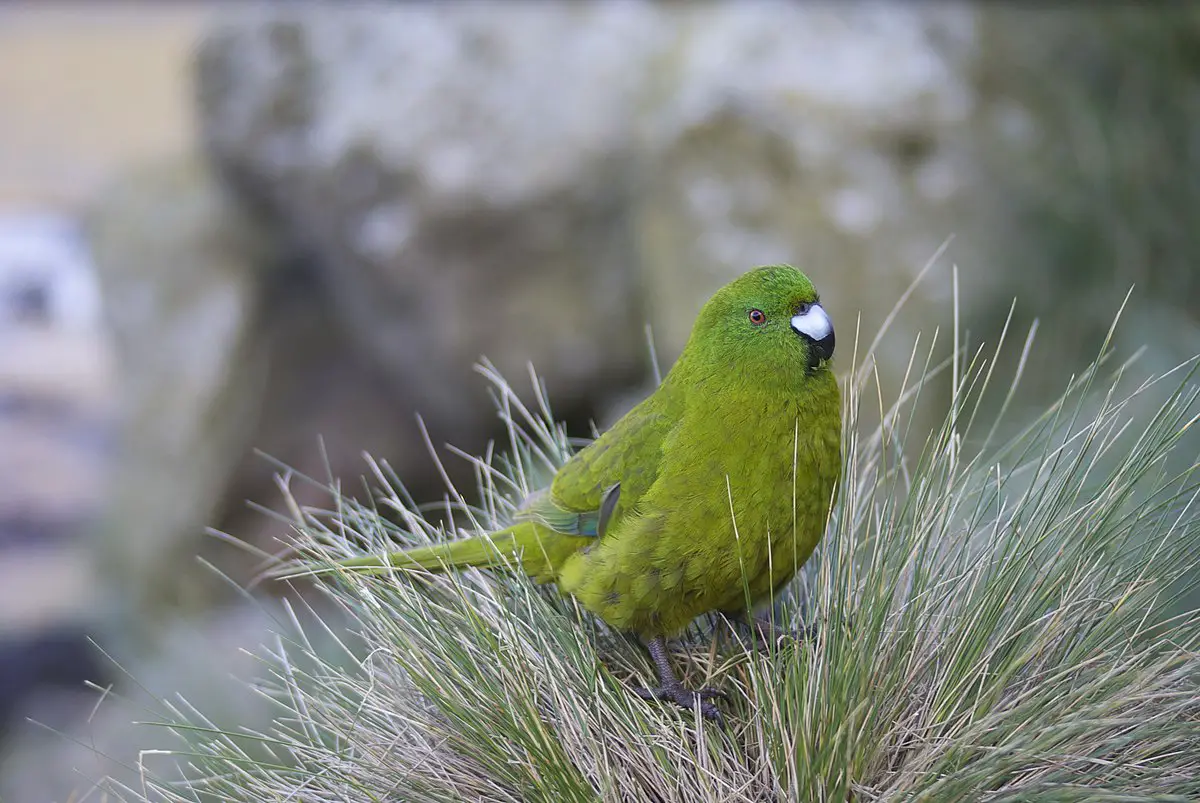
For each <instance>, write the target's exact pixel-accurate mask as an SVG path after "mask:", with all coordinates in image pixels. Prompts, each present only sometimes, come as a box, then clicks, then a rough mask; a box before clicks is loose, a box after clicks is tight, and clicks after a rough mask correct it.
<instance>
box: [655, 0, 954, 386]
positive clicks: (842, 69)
mask: <svg viewBox="0 0 1200 803" xmlns="http://www.w3.org/2000/svg"><path fill="white" fill-rule="evenodd" d="M668 8H669V9H670V13H671V17H672V30H673V31H674V32H675V36H674V37H673V38H672V39H671V40H670V41H669V43H668V46H667V47H666V49H665V50H664V51H663V52H662V54H661V55H660V66H659V68H658V69H657V70H655V71H654V72H653V73H652V74H649V75H647V76H646V82H647V84H648V85H649V86H650V87H651V90H650V91H651V93H652V94H651V98H652V100H651V101H649V102H648V103H646V104H645V108H646V109H647V110H648V111H647V113H646V114H645V117H644V119H645V125H644V126H643V139H642V142H641V144H642V148H643V150H642V153H641V154H640V158H641V160H642V164H643V167H642V170H640V171H639V174H640V175H641V177H642V181H641V186H642V188H643V192H642V193H640V194H639V197H638V203H637V223H638V235H639V237H638V243H639V257H640V260H639V261H640V264H641V265H642V267H643V270H644V272H645V285H646V287H647V298H648V299H650V300H651V303H652V313H653V314H652V317H651V320H652V322H653V325H654V330H655V335H656V338H657V340H658V342H659V344H660V352H661V354H662V356H663V357H664V359H673V358H674V357H675V356H676V355H677V354H678V352H679V351H680V350H681V349H682V347H683V344H684V342H685V340H686V338H687V334H688V331H689V329H690V327H691V323H692V320H693V318H694V316H695V313H696V311H697V310H698V309H699V307H700V305H701V304H702V303H703V302H704V300H705V299H706V298H707V297H708V295H710V294H711V293H712V292H713V290H715V289H716V288H717V287H719V286H720V285H722V284H724V283H725V282H727V281H729V280H730V279H732V278H733V277H735V276H737V275H739V274H740V273H742V272H743V271H745V270H746V268H747V267H749V266H751V265H757V264H769V263H775V262H788V263H792V264H795V265H797V266H799V267H801V268H802V269H803V270H805V271H807V272H808V273H809V274H810V275H811V277H812V278H813V280H814V282H815V283H816V284H817V286H818V287H819V288H820V289H821V291H822V295H823V300H824V301H825V304H826V306H827V308H829V309H830V311H831V314H832V315H833V317H834V320H835V321H837V322H838V328H839V338H838V343H839V347H840V348H841V353H840V357H841V360H840V367H841V368H842V369H843V370H846V369H847V368H849V365H850V356H851V353H852V349H853V346H854V327H855V319H856V317H857V316H858V315H859V314H860V312H861V314H862V315H863V333H862V334H863V337H865V338H867V339H868V342H869V338H870V337H871V336H873V335H874V333H875V331H876V329H877V328H878V326H879V325H880V323H881V322H882V321H883V319H884V317H885V316H886V315H887V313H888V312H889V311H890V310H891V308H892V305H893V304H894V303H895V301H896V299H897V298H899V296H900V295H901V293H902V292H903V291H904V289H905V287H906V286H907V285H908V284H909V283H910V282H911V281H912V279H913V278H914V277H915V276H916V274H917V273H918V272H919V271H920V269H921V268H922V267H923V266H924V265H925V264H926V263H927V262H928V261H929V260H930V259H931V257H933V255H934V254H935V253H936V252H937V250H938V247H939V245H941V243H942V242H944V241H945V240H946V238H947V237H948V236H949V235H951V234H952V233H953V232H954V231H955V229H956V226H958V225H960V224H961V221H960V219H959V218H958V216H957V213H956V208H957V205H958V204H959V203H960V201H961V198H962V196H963V195H964V193H966V192H967V191H968V187H967V184H966V181H965V178H966V177H965V175H964V169H963V164H962V161H961V159H960V154H959V151H958V150H957V149H956V147H955V143H954V140H953V137H952V133H953V131H954V130H955V127H956V126H959V125H961V124H962V123H963V122H964V121H965V120H966V119H967V118H968V116H969V115H970V113H971V111H972V104H973V102H974V97H973V93H974V90H973V88H972V87H971V86H969V85H968V84H967V75H966V74H965V71H964V67H966V66H967V65H968V63H969V60H970V49H971V46H972V43H973V40H974V28H975V17H976V15H977V11H976V10H974V9H973V8H972V7H970V6H963V5H947V4H936V5H934V6H932V7H929V6H924V5H919V4H913V5H901V4H896V5H877V4H876V5H863V4H851V5H842V6H837V5H831V4H819V3H812V4H810V3H788V4H776V3H704V4H695V5H685V4H680V5H675V6H669V7H668ZM946 264H948V263H946ZM945 276H946V273H945V272H942V273H940V274H938V277H937V279H935V280H933V281H930V282H927V283H926V284H925V285H923V286H922V287H921V288H920V290H919V292H918V293H917V295H916V296H915V297H914V299H913V301H912V302H911V303H912V306H913V309H912V310H911V311H910V312H909V313H908V314H907V315H906V316H904V317H903V318H901V322H902V323H908V324H910V326H909V328H908V330H907V331H904V329H903V327H900V329H901V331H900V332H899V333H898V334H900V335H902V336H893V337H891V338H888V339H887V340H886V341H884V344H883V350H882V351H881V356H882V357H883V360H882V362H883V364H884V366H885V367H890V366H894V365H897V364H899V365H900V366H903V365H904V363H905V362H906V360H907V358H908V356H909V352H910V349H911V348H912V339H913V336H914V334H915V332H914V331H913V329H914V328H915V326H916V325H917V323H916V322H919V325H920V326H921V328H924V329H925V331H926V334H927V335H928V334H930V333H931V330H932V328H933V324H935V323H936V322H937V321H938V320H939V319H941V318H944V317H945V313H946V311H947V310H946V309H945V306H946V305H945V304H944V303H942V302H943V301H944V298H945V296H946V286H947V283H946V282H945V281H944V278H943V277H945ZM866 345H867V344H866V343H864V344H862V346H861V347H860V351H862V350H865V346H866Z"/></svg>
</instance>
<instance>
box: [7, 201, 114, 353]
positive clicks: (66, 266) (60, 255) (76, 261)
mask: <svg viewBox="0 0 1200 803" xmlns="http://www.w3.org/2000/svg"><path fill="white" fill-rule="evenodd" d="M100 325H101V322H100V292H99V287H98V285H97V283H96V278H95V274H94V272H93V269H92V262H91V257H90V255H89V253H88V249H87V245H86V243H85V242H84V239H83V236H82V232H81V231H80V229H79V225H78V223H77V222H76V221H75V220H74V219H72V218H70V217H68V216H66V215H62V214H57V213H53V212H24V213H0V332H2V331H3V330H5V329H9V328H11V327H14V326H17V327H28V326H33V327H38V328H53V329H61V330H68V331H73V332H77V333H82V332H90V331H95V330H97V329H98V328H99V327H100Z"/></svg>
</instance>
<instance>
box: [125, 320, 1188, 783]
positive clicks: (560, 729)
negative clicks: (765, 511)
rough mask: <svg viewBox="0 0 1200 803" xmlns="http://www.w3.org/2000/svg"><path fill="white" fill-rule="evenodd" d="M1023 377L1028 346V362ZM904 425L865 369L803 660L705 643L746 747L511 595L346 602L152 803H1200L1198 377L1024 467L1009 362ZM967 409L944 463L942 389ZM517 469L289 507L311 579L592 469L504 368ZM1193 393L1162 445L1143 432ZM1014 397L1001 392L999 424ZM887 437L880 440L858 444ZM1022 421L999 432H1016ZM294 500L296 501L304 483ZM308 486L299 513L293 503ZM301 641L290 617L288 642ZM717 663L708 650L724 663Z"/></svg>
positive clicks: (199, 721) (352, 591)
mask: <svg viewBox="0 0 1200 803" xmlns="http://www.w3.org/2000/svg"><path fill="white" fill-rule="evenodd" d="M1026 348H1028V343H1027V344H1026ZM933 353H934V350H933V349H932V348H930V349H929V350H928V351H927V352H926V351H922V352H920V353H918V352H917V351H915V350H914V359H913V367H912V369H911V371H910V375H911V377H917V379H913V380H910V381H909V382H907V383H906V389H905V390H903V391H902V393H901V394H900V396H899V398H898V400H897V401H896V403H895V404H890V405H889V404H885V403H884V402H883V399H882V392H881V391H880V390H879V389H878V386H877V384H876V383H875V382H874V372H873V370H872V364H871V362H870V359H869V355H868V356H867V358H866V359H865V360H864V363H863V366H862V367H855V368H853V369H852V370H851V371H850V375H849V376H848V377H847V380H846V383H845V387H846V390H847V392H846V438H845V446H844V449H845V456H846V469H847V470H846V472H845V475H844V480H843V486H842V488H841V491H840V496H839V500H838V504H837V506H836V508H835V510H834V512H833V514H832V517H831V522H830V529H829V533H828V535H827V537H826V539H825V542H824V544H823V545H822V547H821V549H820V550H819V551H818V553H817V554H816V555H815V556H814V557H813V559H812V560H811V561H810V563H809V565H808V566H807V567H806V568H805V570H804V572H803V574H802V576H801V577H800V578H798V580H797V581H796V582H795V583H794V584H793V586H792V587H791V588H790V589H789V590H788V591H787V592H786V593H785V594H784V595H783V596H782V598H781V599H780V600H779V602H778V604H777V605H776V606H775V609H774V614H775V616H776V617H777V618H778V620H780V623H781V624H783V625H784V626H798V625H799V623H800V621H801V620H803V621H804V622H806V623H807V624H808V625H809V626H810V627H811V628H812V630H813V631H814V635H813V638H812V639H811V640H809V641H807V642H803V643H794V642H787V643H783V644H779V645H766V646H765V647H763V646H761V645H755V644H749V643H745V642H743V641H741V640H739V639H738V638H736V637H732V636H731V635H729V633H728V631H727V630H725V629H723V628H722V627H714V626H712V624H713V623H708V622H700V623H698V624H697V626H696V628H695V631H696V632H695V633H694V634H693V636H692V638H690V639H687V640H685V641H684V642H683V643H681V644H680V645H678V646H677V655H676V660H677V661H679V662H680V663H679V665H681V666H686V667H687V672H688V675H689V677H688V678H687V681H688V682H690V683H693V684H704V685H715V686H719V687H721V688H724V689H726V690H727V691H728V692H729V693H730V695H731V697H732V701H731V702H730V703H727V704H725V710H726V712H727V716H728V719H729V727H727V728H726V729H722V728H720V727H719V726H716V725H714V724H712V723H708V722H703V721H699V720H698V719H697V718H696V717H695V716H694V715H693V714H692V713H691V712H687V711H682V710H679V709H676V708H673V707H670V706H663V705H657V704H652V703H647V702H644V701H642V700H641V699H639V698H637V697H636V696H634V695H633V694H631V693H629V692H628V690H627V685H628V684H629V683H641V684H646V683H650V682H651V681H652V680H653V677H654V675H653V671H652V668H651V666H650V663H649V661H648V658H647V657H646V655H645V654H644V652H643V651H642V649H641V648H640V647H639V646H637V645H636V644H635V643H633V642H632V641H631V640H629V639H627V638H625V637H623V636H622V635H620V634H617V633H613V632H610V631H608V630H607V629H606V628H605V627H604V626H603V625H602V624H601V623H598V622H596V621H595V620H593V619H591V618H590V617H588V616H587V615H585V614H583V613H582V612H581V611H579V610H578V609H577V608H576V606H575V605H573V604H572V602H571V601H570V600H569V599H563V598H561V597H559V596H558V595H557V594H556V593H555V592H554V590H553V589H552V588H549V587H537V586H535V585H533V584H532V583H530V582H529V581H527V580H526V579H524V578H522V577H520V576H512V575H508V574H505V573H494V572H481V571H477V570H471V571H467V572H464V573H462V574H459V575H452V576H446V577H442V576H430V575H413V574H403V573H399V572H397V573H395V574H394V575H391V576H386V577H362V576H360V575H355V574H351V573H347V572H342V573H341V574H340V575H338V576H337V577H336V578H335V579H334V580H333V581H332V583H331V584H329V585H327V586H321V587H320V588H322V589H324V590H323V592H322V593H326V594H328V596H329V598H330V599H331V600H332V601H333V602H334V603H335V604H336V606H337V607H338V608H340V609H341V611H342V612H344V614H345V618H346V619H347V620H349V621H350V622H351V623H352V624H351V627H350V630H349V633H352V635H350V634H348V632H346V631H342V630H338V629H336V628H334V627H333V626H332V625H331V626H330V627H329V628H328V631H327V632H325V633H322V634H320V635H322V636H323V641H328V636H329V635H331V634H332V635H335V636H336V637H337V639H336V643H337V644H338V645H339V649H340V651H341V652H342V653H343V654H342V655H339V656H336V657H330V656H329V655H328V654H327V653H323V652H322V651H320V650H318V649H317V648H316V647H314V646H313V643H315V639H311V635H312V634H311V632H310V631H311V628H312V627H317V628H318V629H319V628H320V627H321V626H322V625H321V620H319V619H318V620H317V622H318V624H317V625H315V626H312V625H310V626H304V627H302V626H300V625H299V624H295V625H294V626H292V627H291V628H289V632H287V633H286V634H285V635H283V636H282V638H281V640H280V642H279V644H277V645H276V646H275V647H274V648H271V649H269V650H266V651H264V654H263V659H264V661H266V662H267V663H268V665H269V666H270V667H271V671H272V677H273V682H271V683H269V684H267V685H266V686H265V687H264V688H262V689H261V693H262V694H264V695H266V696H268V697H269V698H271V699H272V700H274V701H275V702H276V704H277V705H278V707H279V710H280V711H281V715H280V717H279V718H278V720H277V721H276V722H275V724H274V726H273V727H272V728H271V729H270V730H269V731H268V732H264V733H249V732H246V733H241V732H229V731H222V730H219V729H216V728H215V727H212V726H211V725H210V724H209V723H208V722H207V721H206V720H205V718H204V717H203V715H202V714H201V713H200V712H196V711H192V710H189V709H187V708H186V707H184V706H180V705H171V706H167V708H166V710H165V712H164V719H165V724H166V726H167V727H168V728H169V729H170V730H171V731H172V732H173V733H174V734H176V735H177V736H179V737H181V738H182V740H183V745H184V746H183V747H181V748H180V749H179V750H178V752H176V753H175V756H176V757H177V758H179V759H180V760H182V762H183V763H184V764H185V765H186V770H187V772H186V778H187V779H186V780H183V781H179V780H170V779H169V773H167V772H165V771H161V772H160V773H159V774H158V775H156V773H155V772H154V771H153V769H154V768H153V767H152V766H151V765H150V764H149V763H147V765H146V766H145V767H142V768H141V769H142V777H143V779H144V781H143V784H142V786H141V788H139V789H136V790H135V789H131V788H128V787H121V786H117V785H115V784H113V785H111V787H110V790H109V791H110V792H111V793H112V794H114V795H115V796H117V797H119V798H121V799H132V800H155V801H160V800H161V801H196V800H231V801H234V800H236V801H246V800H255V801H276V800H278V801H283V800H304V801H344V800H353V801H384V800H414V801H422V800H425V801H446V800H489V801H491V800H497V801H522V800H550V801H593V800H613V801H616V800H629V801H660V800H661V801H675V800H678V801H706V800H711V801H768V800H780V801H784V800H814V801H826V800H828V801H857V802H862V801H899V800H905V801H939V802H941V801H957V800H964V801H1016V800H1062V801H1073V800H1080V801H1082V800H1087V801H1106V800H1112V801H1116V800H1120V801H1138V800H1159V801H1168V800H1178V801H1190V800H1196V799H1200V689H1198V683H1200V618H1198V617H1197V615H1196V614H1195V612H1187V613H1178V612H1177V609H1178V605H1177V600H1178V599H1180V598H1181V597H1182V595H1184V594H1185V593H1186V592H1187V591H1189V590H1190V587H1191V585H1192V584H1194V583H1196V582H1197V581H1198V580H1200V513H1198V502H1197V493H1198V489H1200V482H1198V480H1200V473H1198V472H1197V470H1196V469H1197V464H1196V462H1195V456H1194V455H1185V456H1183V457H1184V458H1185V459H1183V461H1182V466H1183V467H1182V470H1180V469H1179V467H1178V466H1179V465H1180V462H1179V461H1180V455H1179V454H1178V453H1177V452H1176V451H1174V450H1173V449H1174V445H1175V444H1176V442H1177V441H1178V440H1179V438H1180V437H1181V435H1182V434H1183V433H1184V432H1185V431H1186V430H1187V429H1188V427H1191V426H1194V425H1195V424H1196V422H1197V415H1198V408H1200V404H1198V403H1197V397H1198V395H1200V390H1198V388H1197V386H1196V385H1195V383H1194V382H1193V381H1192V380H1193V373H1192V372H1193V371H1194V369H1195V362H1194V361H1193V362H1192V363H1189V364H1187V365H1184V366H1181V367H1180V368H1178V369H1177V370H1176V371H1175V372H1173V373H1172V374H1170V375H1168V376H1162V377H1158V378H1156V379H1154V380H1153V381H1152V382H1145V383H1141V384H1133V383H1131V382H1130V380H1129V379H1128V376H1127V375H1128V374H1129V373H1130V370H1129V369H1128V366H1120V367H1117V368H1116V369H1115V370H1108V369H1106V368H1105V365H1107V363H1106V362H1105V361H1103V360H1101V361H1099V362H1098V363H1097V364H1096V365H1095V366H1093V368H1092V369H1091V370H1089V371H1088V372H1087V373H1086V374H1085V375H1083V376H1081V377H1078V378H1075V379H1073V380H1072V381H1071V382H1070V386H1069V388H1068V390H1067V391H1066V393H1065V394H1064V395H1063V396H1062V398H1061V399H1059V400H1058V402H1056V403H1055V404H1054V405H1053V406H1052V407H1051V408H1050V409H1048V410H1047V411H1046V412H1045V414H1044V415H1042V416H1041V417H1040V418H1039V419H1037V420H1036V421H1034V422H1033V423H1032V424H1030V425H1029V426H1028V427H1027V428H1025V429H1024V430H1023V431H1022V432H1021V433H1020V434H1019V435H1018V436H1017V437H1015V438H1013V439H1011V440H1008V441H1006V442H999V443H997V442H995V440H996V433H997V432H999V431H1001V430H1002V428H1001V427H998V426H997V424H998V422H996V421H982V420H977V416H976V414H975V413H976V410H977V409H978V406H977V405H978V404H979V402H980V400H981V399H983V398H984V397H985V396H987V395H988V386H989V385H992V384H994V383H995V381H996V380H995V377H994V376H993V371H992V368H991V366H992V365H994V364H995V357H994V355H985V354H984V353H983V352H982V350H981V351H978V352H975V353H973V354H968V353H966V352H965V351H964V350H963V349H961V348H960V349H958V350H957V352H956V355H957V356H955V357H954V358H953V359H951V360H950V361H949V362H948V363H946V364H943V365H939V366H935V365H933V364H932V357H931V356H930V355H932V354H933ZM943 370H944V371H949V372H950V374H951V376H952V383H951V384H952V385H953V388H954V398H953V403H952V405H951V413H950V415H949V416H948V418H947V421H946V423H945V425H944V426H943V427H942V428H941V429H940V430H939V431H937V432H935V433H933V434H932V435H929V436H928V438H925V437H923V435H922V434H918V433H910V432H908V431H907V430H908V425H907V423H906V422H908V421H910V420H911V414H912V410H913V409H914V407H915V406H917V405H918V404H920V403H921V401H922V400H921V393H922V388H923V387H924V379H925V378H926V377H928V376H930V375H931V374H933V373H935V372H937V371H943ZM483 371H484V373H485V375H486V376H487V378H488V379H489V380H490V381H491V383H492V387H493V390H494V393H495V398H496V402H497V409H498V411H499V414H500V416H501V417H502V419H503V420H504V421H505V422H506V423H507V425H508V432H509V442H508V443H507V444H505V445H504V446H503V447H502V448H499V449H497V450H494V451H489V452H488V453H487V454H485V455H483V456H481V457H477V458H472V459H473V463H474V466H475V469H476V476H477V479H478V488H477V489H476V490H475V491H474V492H473V495H472V496H471V498H470V499H468V498H467V497H466V496H464V495H463V494H460V493H459V492H458V491H457V490H455V489H453V488H451V489H449V491H448V494H447V497H446V499H445V500H444V501H443V503H442V504H440V505H438V506H436V508H430V509H423V508H421V507H419V506H417V505H415V504H414V503H413V502H412V500H410V499H409V498H408V497H407V495H406V494H405V492H404V489H403V486H402V485H401V483H400V482H399V481H398V479H397V478H396V477H394V476H393V475H392V473H391V472H390V470H389V469H388V467H387V466H386V465H384V464H381V463H378V462H375V461H370V460H369V461H368V462H369V465H370V468H371V471H372V474H373V482H372V485H373V488H374V493H373V494H372V495H371V496H370V501H369V503H366V504H364V503H362V502H359V501H355V500H354V499H352V498H350V497H349V496H347V495H343V494H342V493H340V491H339V490H338V489H337V487H336V486H331V491H333V498H335V499H336V503H335V504H334V505H331V506H330V509H328V510H312V509H300V508H299V507H297V506H295V505H293V506H292V511H293V516H294V524H295V528H296V544H295V545H294V546H295V547H296V548H297V549H299V550H300V552H301V553H303V555H305V556H306V557H308V558H311V559H316V560H328V559H330V558H334V557H339V556H344V555H349V554H357V553H361V552H363V551H381V552H382V551H385V550H389V549H392V548H394V546H395V544H396V543H397V542H401V543H423V542H427V541H433V540H439V539H442V538H447V537H452V535H453V534H474V533H476V532H478V531H480V530H482V529H487V528H491V527H494V526H497V525H498V524H502V523H503V522H505V521H507V520H508V518H509V517H510V516H511V514H512V512H513V509H514V505H515V504H516V503H517V502H518V501H519V500H520V499H522V498H523V497H524V495H525V494H526V493H528V491H530V490H532V489H534V488H536V487H538V486H539V485H540V484H541V483H543V482H544V481H545V480H546V478H547V477H549V476H550V474H551V473H552V472H553V471H554V469H555V467H556V466H558V465H560V464H561V463H562V462H563V461H564V460H565V459H566V458H567V457H568V456H569V454H570V453H571V451H572V450H573V449H574V448H576V447H577V444H573V443H572V442H571V441H570V440H569V439H568V438H567V436H566V434H565V433H564V431H563V430H562V428H561V427H560V426H558V425H557V424H556V423H555V420H554V418H553V416H552V414H551V412H550V409H549V406H548V404H547V402H546V399H545V396H544V393H541V392H540V385H539V384H538V383H537V380H536V377H535V383H534V385H535V389H537V390H538V391H539V392H538V393H537V394H536V398H537V402H536V405H535V406H534V407H532V408H528V407H526V406H524V405H523V404H522V403H521V401H520V400H519V399H518V396H517V394H516V393H515V392H514V391H513V390H512V388H511V387H510V386H509V385H508V384H507V383H506V382H505V381H504V379H503V378H501V377H500V376H499V375H498V374H496V373H495V371H493V370H492V369H490V368H489V367H486V366H485V367H484V369H483ZM1164 384H1171V385H1172V386H1174V388H1175V390H1174V392H1173V393H1172V394H1170V397H1169V399H1168V401H1167V402H1166V403H1165V404H1163V405H1162V406H1161V407H1157V409H1155V410H1153V411H1151V412H1150V413H1149V414H1146V413H1144V412H1143V411H1144V406H1143V405H1138V404H1135V401H1136V400H1137V399H1138V398H1139V397H1140V396H1141V395H1142V394H1145V393H1147V392H1148V391H1149V390H1150V389H1151V388H1153V389H1154V390H1155V391H1156V392H1157V391H1158V389H1159V388H1161V386H1163V385H1164ZM1015 387H1016V381H1015V380H1014V382H1013V383H1012V385H1011V387H1001V388H1000V391H1001V392H1003V393H1004V394H1005V396H1004V398H1005V399H1010V398H1011V397H1012V394H1013V391H1014V389H1015ZM867 405H873V406H875V409H874V410H873V411H872V412H873V414H874V415H873V416H872V418H873V420H882V421H883V422H884V423H883V425H882V426H880V427H878V428H875V429H873V430H871V431H865V430H864V429H863V428H862V427H860V425H859V417H860V413H862V412H863V411H864V408H865V407H866V406H867ZM1001 407H1002V408H1003V407H1007V403H1004V404H1001ZM300 480H301V478H298V477H295V476H290V477H289V479H288V481H290V482H296V481H300ZM287 484H288V482H284V483H283V486H284V487H285V488H286V487H287ZM300 620H301V617H300V616H299V615H297V616H296V617H295V622H297V623H298V622H299V621H300ZM714 634H715V635H716V636H717V637H716V638H714V637H712V636H713V635H714Z"/></svg>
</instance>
